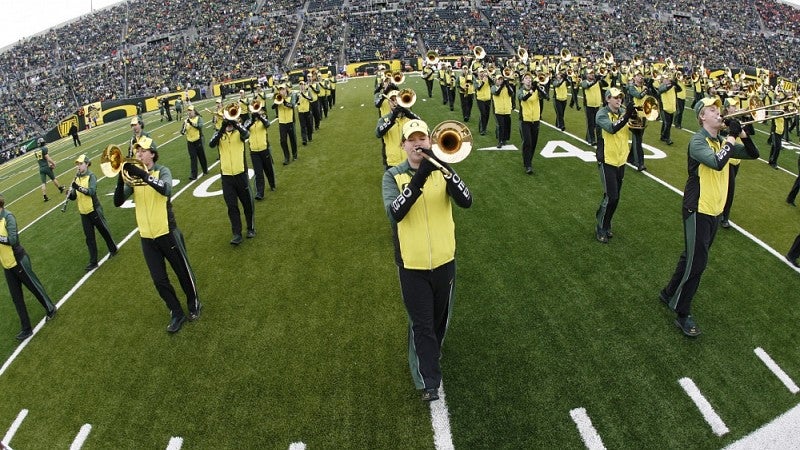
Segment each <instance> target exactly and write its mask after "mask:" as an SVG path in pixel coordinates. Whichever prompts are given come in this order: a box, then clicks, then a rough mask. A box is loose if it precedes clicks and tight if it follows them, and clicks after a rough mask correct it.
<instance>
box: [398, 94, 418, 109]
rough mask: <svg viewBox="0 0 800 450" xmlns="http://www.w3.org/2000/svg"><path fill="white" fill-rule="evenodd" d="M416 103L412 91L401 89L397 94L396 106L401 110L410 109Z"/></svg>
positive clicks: (415, 95) (415, 96)
mask: <svg viewBox="0 0 800 450" xmlns="http://www.w3.org/2000/svg"><path fill="white" fill-rule="evenodd" d="M416 101H417V93H416V92H414V90H413V89H403V90H402V91H400V92H398V93H397V104H398V105H399V106H401V107H403V108H406V109H408V108H411V107H412V106H414V103H416Z"/></svg>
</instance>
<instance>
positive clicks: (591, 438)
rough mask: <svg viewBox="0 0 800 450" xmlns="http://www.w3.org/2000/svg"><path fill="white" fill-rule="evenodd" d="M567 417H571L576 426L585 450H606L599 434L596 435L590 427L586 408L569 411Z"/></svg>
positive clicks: (590, 421) (592, 426) (590, 420)
mask: <svg viewBox="0 0 800 450" xmlns="http://www.w3.org/2000/svg"><path fill="white" fill-rule="evenodd" d="M569 416H570V417H572V421H573V422H575V425H577V426H578V433H580V435H581V440H583V444H584V445H586V448H588V449H589V450H604V449H605V448H606V446H605V445H603V440H602V439H601V438H600V434H598V433H597V430H596V429H595V428H594V425H592V419H590V418H589V415H588V414H587V413H586V408H575V409H573V410H570V412H569Z"/></svg>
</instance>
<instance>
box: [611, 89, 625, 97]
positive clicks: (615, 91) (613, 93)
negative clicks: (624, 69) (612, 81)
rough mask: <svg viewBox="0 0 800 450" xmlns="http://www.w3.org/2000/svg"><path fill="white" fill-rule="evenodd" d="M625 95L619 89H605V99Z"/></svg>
mask: <svg viewBox="0 0 800 450" xmlns="http://www.w3.org/2000/svg"><path fill="white" fill-rule="evenodd" d="M624 96H625V95H624V94H623V93H622V91H620V90H619V89H617V88H615V87H612V88H608V89H606V98H609V97H624Z"/></svg>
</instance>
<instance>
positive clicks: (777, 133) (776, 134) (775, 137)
mask: <svg viewBox="0 0 800 450" xmlns="http://www.w3.org/2000/svg"><path fill="white" fill-rule="evenodd" d="M785 126H786V122H785V121H784V118H783V117H778V118H777V119H773V120H772V125H770V142H771V143H772V146H771V147H770V152H769V165H770V166H771V167H772V168H773V169H777V168H778V158H779V157H780V156H781V150H782V149H783V145H782V143H781V139H783V132H784V128H785Z"/></svg>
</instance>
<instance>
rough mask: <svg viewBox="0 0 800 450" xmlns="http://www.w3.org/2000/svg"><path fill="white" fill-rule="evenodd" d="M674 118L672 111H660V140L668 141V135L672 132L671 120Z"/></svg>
mask: <svg viewBox="0 0 800 450" xmlns="http://www.w3.org/2000/svg"><path fill="white" fill-rule="evenodd" d="M674 118H675V115H674V113H668V112H666V111H661V140H662V141H664V142H669V141H671V140H672V139H670V135H671V134H672V120H673V119H674Z"/></svg>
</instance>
